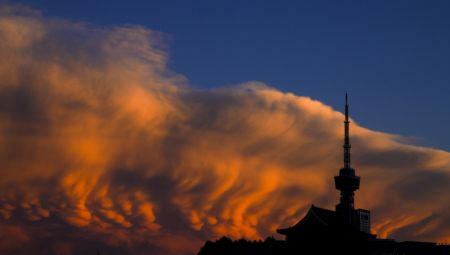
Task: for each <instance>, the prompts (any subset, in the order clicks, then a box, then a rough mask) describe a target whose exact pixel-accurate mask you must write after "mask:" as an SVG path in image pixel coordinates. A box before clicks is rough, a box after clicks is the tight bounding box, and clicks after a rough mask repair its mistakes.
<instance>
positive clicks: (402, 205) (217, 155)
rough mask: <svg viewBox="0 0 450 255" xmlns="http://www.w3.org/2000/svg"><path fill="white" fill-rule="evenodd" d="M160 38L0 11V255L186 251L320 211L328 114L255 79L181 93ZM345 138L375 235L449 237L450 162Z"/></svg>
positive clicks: (383, 137)
mask: <svg viewBox="0 0 450 255" xmlns="http://www.w3.org/2000/svg"><path fill="white" fill-rule="evenodd" d="M163 37H164V36H163V35H161V34H160V33H158V32H155V31H152V30H149V29H147V28H144V27H140V26H121V27H109V28H99V27H95V26H92V25H89V24H83V23H76V22H71V21H67V20H61V19H51V18H46V17H43V16H42V15H41V14H40V13H39V12H38V11H36V10H33V9H29V8H27V7H23V6H11V5H4V6H1V7H0V56H1V58H0V166H1V167H0V176H1V177H0V253H2V254H3V253H5V254H6V253H7V254H94V252H95V251H96V249H97V248H101V249H102V251H105V252H107V253H108V254H192V253H195V252H196V251H197V250H198V248H199V247H200V246H201V244H202V243H203V241H204V240H206V239H214V238H217V237H219V236H222V235H228V236H231V237H233V238H240V237H245V238H252V239H255V238H256V239H258V238H264V237H265V236H268V235H273V234H274V231H275V229H276V228H278V227H285V226H288V225H290V224H293V223H295V222H296V221H297V220H298V219H299V218H300V217H301V216H302V214H303V213H304V212H305V211H306V210H307V209H308V207H309V206H310V204H311V203H315V204H320V205H323V206H325V207H329V208H333V207H334V204H335V203H336V202H337V199H338V193H337V191H335V190H334V186H333V179H332V177H333V176H334V175H336V174H337V173H338V170H339V168H340V166H341V164H342V163H341V158H342V155H341V154H342V151H341V144H342V133H343V130H342V129H343V124H342V120H343V116H342V114H341V113H340V112H338V111H336V110H334V109H332V108H330V107H329V106H326V105H324V104H323V103H321V102H318V101H315V100H312V99H310V98H308V97H302V96H297V95H294V94H291V93H284V92H280V91H278V90H276V89H274V88H271V87H268V86H266V85H264V84H263V83H259V82H247V83H244V84H240V85H236V86H233V87H223V88H217V89H212V90H199V89H195V88H192V87H191V86H189V85H188V81H187V79H186V78H185V77H183V76H182V75H178V74H176V73H174V72H171V71H170V70H169V69H168V67H167V61H168V56H167V54H166V51H165V46H164V38H163ZM351 132H352V143H353V148H354V150H353V154H352V155H353V163H354V166H355V168H356V169H357V172H358V174H359V175H360V176H362V185H361V186H362V189H361V190H360V191H358V192H357V197H356V203H357V206H359V207H363V208H370V209H371V210H372V213H373V218H374V219H373V220H374V231H376V233H377V234H379V235H380V236H382V237H386V236H389V237H393V238H401V239H420V240H433V241H447V242H448V241H450V216H449V214H448V211H449V210H450V197H449V196H446V195H445V194H450V154H449V153H448V152H445V151H440V150H435V149H431V148H423V147H418V146H412V145H408V144H405V143H404V142H402V138H401V137H398V136H395V135H391V134H386V133H380V132H375V131H372V130H369V129H366V128H363V127H361V126H359V125H357V124H356V123H354V122H353V123H352V126H351ZM419 205H420V206H419Z"/></svg>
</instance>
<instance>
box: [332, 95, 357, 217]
mask: <svg viewBox="0 0 450 255" xmlns="http://www.w3.org/2000/svg"><path fill="white" fill-rule="evenodd" d="M348 115H349V114H348V96H347V94H345V121H344V145H343V148H344V167H343V168H341V169H340V170H339V175H338V176H335V177H334V182H335V186H336V189H338V190H339V191H340V192H341V194H340V201H339V204H337V205H336V212H337V213H338V215H340V216H341V217H342V219H343V220H344V221H345V222H346V223H348V224H350V225H352V223H353V219H354V215H355V202H354V194H355V193H354V192H355V191H356V190H358V189H359V183H360V178H359V176H356V174H355V170H354V169H353V168H351V164H350V148H351V145H350V121H349V117H348Z"/></svg>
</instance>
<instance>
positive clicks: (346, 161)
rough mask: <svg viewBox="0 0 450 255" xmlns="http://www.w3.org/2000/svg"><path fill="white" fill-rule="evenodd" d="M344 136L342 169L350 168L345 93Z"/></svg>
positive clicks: (348, 124) (348, 122)
mask: <svg viewBox="0 0 450 255" xmlns="http://www.w3.org/2000/svg"><path fill="white" fill-rule="evenodd" d="M344 125H345V135H344V146H343V147H344V168H351V167H350V148H351V147H352V146H351V145H350V121H349V120H348V94H347V92H345V121H344Z"/></svg>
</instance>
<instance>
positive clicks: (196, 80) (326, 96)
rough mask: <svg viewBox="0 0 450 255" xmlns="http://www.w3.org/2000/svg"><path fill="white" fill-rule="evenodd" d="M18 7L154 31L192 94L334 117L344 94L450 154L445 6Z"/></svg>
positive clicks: (387, 123) (370, 121)
mask: <svg viewBox="0 0 450 255" xmlns="http://www.w3.org/2000/svg"><path fill="white" fill-rule="evenodd" d="M16 2H22V3H25V4H29V5H31V6H34V7H36V8H38V9H40V10H41V11H42V12H43V13H44V14H45V15H48V16H52V17H61V18H66V19H70V20H74V21H80V22H87V23H92V24H95V25H99V26H114V25H123V24H133V25H142V26H145V27H148V28H151V29H153V30H156V31H159V32H161V33H163V34H164V37H165V39H166V43H167V47H168V52H169V55H170V60H169V66H170V68H171V69H172V70H174V71H176V72H177V73H180V74H183V75H185V76H186V77H187V78H188V80H189V83H190V84H192V85H193V86H196V87H200V88H213V87H220V86H226V85H230V84H236V83H241V82H245V81H253V80H255V81H262V82H264V83H267V84H270V85H271V86H274V87H276V88H278V89H280V90H282V91H286V92H293V93H295V94H298V95H305V96H309V97H312V98H314V99H317V100H320V101H322V102H325V103H326V104H328V105H331V106H333V107H334V108H336V109H338V110H341V111H342V98H343V94H344V93H345V91H348V92H349V93H350V95H351V100H352V101H351V102H352V105H354V107H353V108H352V115H353V116H354V117H355V119H356V120H357V121H358V122H360V123H361V124H363V125H365V126H368V127H371V128H373V129H375V130H380V131H385V132H390V133H395V134H400V135H403V136H406V137H409V138H410V140H411V141H410V142H412V143H416V144H423V145H428V146H433V147H436V148H440V149H445V150H450V135H448V130H450V100H448V95H449V94H450V86H449V84H450V72H449V70H450V47H448V45H449V44H450V33H449V32H448V27H449V26H450V17H449V15H448V11H449V9H450V3H449V2H448V1H444V0H438V1H406V0H405V1H401V0H400V1H338V2H337V1H322V0H321V1H238V2H237V1H222V0H219V1H203V0H200V1H172V0H169V1H166V0H163V1H159V0H158V1H117V0H113V1H103V0H99V1H95V4H92V1H85V0H80V1H54V0H51V1H41V0H37V1H36V0H33V1H26V0H25V1H24V0H19V1H16ZM400 115H401V116H402V118H398V116H400Z"/></svg>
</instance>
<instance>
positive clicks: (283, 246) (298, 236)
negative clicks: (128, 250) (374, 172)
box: [198, 93, 450, 255]
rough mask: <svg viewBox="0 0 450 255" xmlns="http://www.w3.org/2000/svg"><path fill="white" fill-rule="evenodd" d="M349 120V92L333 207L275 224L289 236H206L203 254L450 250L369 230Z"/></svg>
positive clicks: (432, 254) (415, 254) (422, 254)
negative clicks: (358, 204) (358, 201)
mask: <svg viewBox="0 0 450 255" xmlns="http://www.w3.org/2000/svg"><path fill="white" fill-rule="evenodd" d="M350 150H351V144H350V120H349V104H348V95H347V93H346V94H345V120H344V144H343V167H342V168H341V169H340V170H339V175H337V176H335V177H334V182H335V187H336V189H337V190H339V192H340V199H339V203H338V204H337V205H336V208H335V211H332V210H328V209H325V208H320V207H317V206H314V205H312V206H311V208H310V209H309V210H308V212H307V213H306V214H305V216H304V217H303V218H302V219H301V220H300V221H298V223H296V224H294V225H293V226H290V227H286V228H280V229H277V232H278V233H279V234H281V235H284V236H285V240H276V239H274V238H267V239H266V240H265V241H247V240H244V239H241V240H238V241H233V240H231V239H229V238H227V237H222V238H221V239H219V240H217V241H216V242H211V241H207V242H206V243H205V245H204V246H203V247H202V249H201V250H200V252H199V253H198V254H199V255H213V254H214V255H237V254H247V255H253V254H254V255H261V254H355V255H356V254H358V255H362V254H374V255H375V254H392V255H394V254H403V255H443V254H447V255H450V246H449V245H438V244H436V243H433V242H418V241H406V242H397V241H395V240H392V239H380V238H377V236H376V235H375V234H372V232H371V217H370V211H369V210H367V209H355V202H354V201H355V198H354V197H355V191H357V190H358V189H359V188H360V177H359V176H357V175H356V171H355V169H354V168H352V167H351V153H350Z"/></svg>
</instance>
